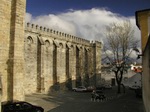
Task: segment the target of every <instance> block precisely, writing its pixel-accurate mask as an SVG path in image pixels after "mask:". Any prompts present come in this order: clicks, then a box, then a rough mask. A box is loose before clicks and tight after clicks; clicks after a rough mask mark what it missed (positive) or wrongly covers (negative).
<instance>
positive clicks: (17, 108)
mask: <svg viewBox="0 0 150 112" xmlns="http://www.w3.org/2000/svg"><path fill="white" fill-rule="evenodd" d="M2 112H44V109H43V108H42V107H40V106H35V105H32V104H30V103H28V102H24V101H14V102H2Z"/></svg>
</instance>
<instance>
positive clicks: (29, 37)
mask: <svg viewBox="0 0 150 112" xmlns="http://www.w3.org/2000/svg"><path fill="white" fill-rule="evenodd" d="M26 42H27V44H33V43H34V41H33V38H32V37H31V36H28V37H27V40H26Z"/></svg>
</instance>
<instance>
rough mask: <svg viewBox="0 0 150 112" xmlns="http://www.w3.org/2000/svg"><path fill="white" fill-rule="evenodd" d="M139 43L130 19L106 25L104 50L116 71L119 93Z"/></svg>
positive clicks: (113, 69)
mask: <svg viewBox="0 0 150 112" xmlns="http://www.w3.org/2000/svg"><path fill="white" fill-rule="evenodd" d="M137 43H138V41H137V40H135V38H134V30H133V28H132V27H131V23H130V22H129V21H124V22H120V23H112V24H110V25H108V26H106V43H105V45H104V48H103V50H104V54H105V59H106V58H107V59H108V61H109V63H110V66H111V67H112V71H113V72H114V73H115V77H116V82H117V85H118V93H120V92H121V91H120V86H121V82H122V78H123V74H124V73H125V72H126V71H127V66H128V64H129V62H130V61H129V59H130V55H131V52H132V49H133V48H135V47H136V45H137Z"/></svg>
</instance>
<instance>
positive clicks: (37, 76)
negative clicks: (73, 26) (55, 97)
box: [0, 0, 101, 101]
mask: <svg viewBox="0 0 150 112" xmlns="http://www.w3.org/2000/svg"><path fill="white" fill-rule="evenodd" d="M0 2H1V4H0V25H1V28H0V68H1V70H0V74H1V77H2V90H3V91H2V100H3V101H8V100H24V95H25V94H31V93H36V92H45V93H48V92H50V91H61V90H67V89H71V88H72V87H76V86H79V85H85V86H88V85H94V84H95V83H94V79H96V78H93V76H97V68H96V67H98V66H99V63H97V62H96V61H95V60H96V59H95V58H98V60H97V61H100V60H99V58H100V57H99V56H100V55H97V53H96V52H99V50H101V49H100V47H99V46H97V45H98V44H97V43H90V41H88V40H85V39H81V38H78V37H75V36H72V35H69V34H66V33H62V32H59V31H55V30H52V29H47V28H45V27H41V26H38V25H34V24H29V23H28V24H26V25H24V23H25V21H24V17H25V9H26V8H25V6H26V0H0ZM94 44H95V46H93V45H94ZM95 81H96V80H95Z"/></svg>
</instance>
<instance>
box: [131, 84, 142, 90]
mask: <svg viewBox="0 0 150 112" xmlns="http://www.w3.org/2000/svg"><path fill="white" fill-rule="evenodd" d="M139 88H140V86H137V85H132V86H129V89H131V90H136V89H139Z"/></svg>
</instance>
